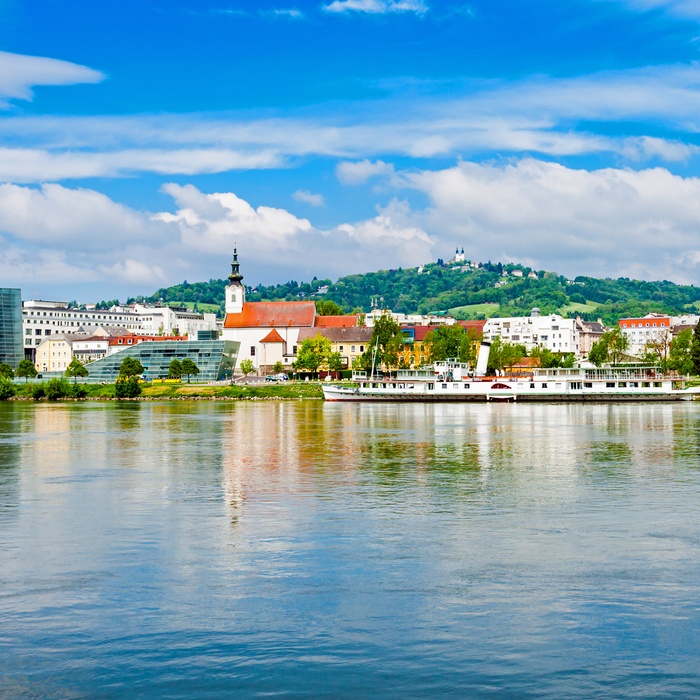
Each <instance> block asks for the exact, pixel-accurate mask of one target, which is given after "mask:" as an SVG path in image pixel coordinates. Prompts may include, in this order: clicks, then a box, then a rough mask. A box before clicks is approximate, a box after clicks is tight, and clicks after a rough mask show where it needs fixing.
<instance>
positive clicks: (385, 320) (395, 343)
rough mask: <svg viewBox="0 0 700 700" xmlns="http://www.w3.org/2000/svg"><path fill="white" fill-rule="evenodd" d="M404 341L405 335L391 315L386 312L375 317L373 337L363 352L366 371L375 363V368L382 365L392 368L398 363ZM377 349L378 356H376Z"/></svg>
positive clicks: (363, 363)
mask: <svg viewBox="0 0 700 700" xmlns="http://www.w3.org/2000/svg"><path fill="white" fill-rule="evenodd" d="M403 343H404V336H403V333H402V331H401V326H399V324H398V323H396V321H394V319H393V318H392V317H391V316H390V315H389V314H384V315H382V316H380V317H379V318H377V319H375V321H374V327H373V328H372V338H371V340H370V341H369V345H368V346H367V349H366V350H365V352H364V353H363V354H362V356H361V357H362V367H363V368H364V369H365V370H366V371H368V370H369V371H371V369H372V365H373V364H374V367H375V369H376V368H378V367H381V366H382V365H383V366H384V367H385V368H386V369H392V368H394V367H396V366H397V365H398V362H399V352H400V350H401V347H402V345H403ZM375 350H376V358H375Z"/></svg>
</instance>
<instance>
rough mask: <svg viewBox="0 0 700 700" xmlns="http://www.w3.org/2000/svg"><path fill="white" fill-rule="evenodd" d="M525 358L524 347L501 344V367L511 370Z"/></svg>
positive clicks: (525, 351)
mask: <svg viewBox="0 0 700 700" xmlns="http://www.w3.org/2000/svg"><path fill="white" fill-rule="evenodd" d="M526 356H527V350H526V349H525V346H524V345H512V344H511V343H503V346H502V347H501V366H502V367H507V368H508V369H509V370H512V369H513V365H517V364H518V362H520V360H522V359H523V357H526Z"/></svg>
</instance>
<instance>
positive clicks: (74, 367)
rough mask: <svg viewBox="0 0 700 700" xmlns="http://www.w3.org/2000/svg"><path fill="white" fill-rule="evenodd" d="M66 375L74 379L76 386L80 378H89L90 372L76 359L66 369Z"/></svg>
mask: <svg viewBox="0 0 700 700" xmlns="http://www.w3.org/2000/svg"><path fill="white" fill-rule="evenodd" d="M64 374H65V375H66V377H68V378H70V377H73V383H74V384H75V383H76V382H77V378H78V377H87V376H88V375H89V374H90V372H89V371H88V368H87V367H86V366H85V365H84V364H83V363H82V362H81V361H80V360H79V359H78V358H77V357H74V358H73V359H72V360H71V361H70V363H69V364H68V367H66V371H65V373H64Z"/></svg>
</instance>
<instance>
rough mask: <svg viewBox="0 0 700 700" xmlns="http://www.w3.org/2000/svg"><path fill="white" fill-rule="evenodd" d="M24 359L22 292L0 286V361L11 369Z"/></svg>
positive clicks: (15, 367)
mask: <svg viewBox="0 0 700 700" xmlns="http://www.w3.org/2000/svg"><path fill="white" fill-rule="evenodd" d="M23 359H24V350H23V346H22V292H21V290H19V289H14V288H8V287H3V288H0V362H4V363H6V364H8V365H10V367H12V369H17V365H18V364H19V363H20V361H21V360H23Z"/></svg>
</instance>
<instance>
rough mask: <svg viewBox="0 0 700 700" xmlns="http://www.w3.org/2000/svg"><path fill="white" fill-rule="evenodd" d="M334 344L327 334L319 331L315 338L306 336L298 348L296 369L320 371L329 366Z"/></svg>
mask: <svg viewBox="0 0 700 700" xmlns="http://www.w3.org/2000/svg"><path fill="white" fill-rule="evenodd" d="M332 350H333V345H332V343H331V341H330V339H328V338H326V336H325V335H321V334H320V333H317V334H316V335H315V336H314V337H313V338H305V339H304V340H302V342H301V345H300V346H299V348H298V349H297V359H296V361H295V362H294V369H297V370H302V371H304V370H306V371H307V372H318V371H319V369H322V368H324V367H327V366H328V360H329V358H330V356H331V352H332Z"/></svg>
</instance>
